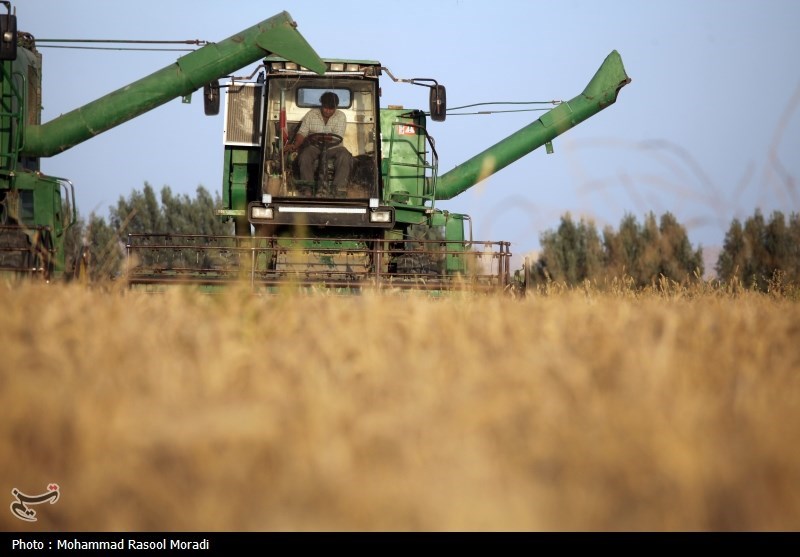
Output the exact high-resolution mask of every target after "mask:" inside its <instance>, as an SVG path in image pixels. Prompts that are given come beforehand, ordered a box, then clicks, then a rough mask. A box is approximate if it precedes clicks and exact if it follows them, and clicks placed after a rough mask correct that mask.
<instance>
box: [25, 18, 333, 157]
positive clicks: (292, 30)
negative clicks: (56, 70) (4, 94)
mask: <svg viewBox="0 0 800 557" xmlns="http://www.w3.org/2000/svg"><path fill="white" fill-rule="evenodd" d="M296 27H297V24H296V23H295V22H294V21H293V20H292V18H291V16H290V15H289V14H288V13H287V12H281V13H280V14H277V15H275V16H273V17H271V18H269V19H266V20H264V21H262V22H261V23H258V24H257V25H254V26H252V27H250V28H248V29H246V30H244V31H242V32H240V33H237V34H235V35H232V36H231V37H229V38H227V39H225V40H224V41H222V42H219V43H212V44H208V45H206V46H204V47H202V48H200V49H198V50H196V51H194V52H191V53H190V54H187V55H185V56H182V57H180V58H178V60H177V61H176V62H175V63H174V64H171V65H169V66H167V67H165V68H163V69H161V70H159V71H157V72H155V73H152V74H150V75H149V76H147V77H144V78H142V79H140V80H138V81H136V82H134V83H131V84H129V85H126V86H125V87H122V88H121V89H117V90H116V91H114V92H112V93H109V94H108V95H105V96H104V97H101V98H99V99H97V100H95V101H93V102H90V103H88V104H86V105H84V106H82V107H80V108H77V109H75V110H73V111H72V112H69V113H67V114H64V115H62V116H59V117H58V118H55V119H54V120H51V121H50V122H48V123H46V124H42V125H28V126H26V128H25V131H24V136H23V138H24V139H23V148H22V154H23V155H26V156H29V157H49V156H52V155H55V154H58V153H61V152H63V151H65V150H67V149H69V148H71V147H74V146H75V145H77V144H79V143H82V142H83V141H86V140H87V139H90V138H92V137H94V136H96V135H98V134H100V133H102V132H104V131H107V130H109V129H111V128H113V127H115V126H118V125H120V124H122V123H123V122H126V121H128V120H131V119H132V118H135V117H137V116H139V115H141V114H143V113H145V112H147V111H149V110H152V109H154V108H156V107H158V106H161V105H162V104H164V103H166V102H168V101H170V100H172V99H175V98H178V97H182V96H184V95H188V94H190V93H192V92H194V91H196V90H198V89H200V88H202V87H203V86H204V85H205V84H207V83H210V82H212V81H214V80H216V79H219V78H221V77H224V76H226V75H229V74H231V73H233V72H236V71H237V70H239V69H241V68H243V67H245V66H247V65H249V64H252V63H253V62H257V61H258V60H260V59H262V58H264V57H265V56H266V55H267V54H270V53H272V54H277V55H279V56H282V57H284V58H286V59H287V60H291V61H293V62H296V63H298V64H300V65H302V66H305V67H306V68H308V69H310V70H312V71H314V72H316V73H318V74H319V73H323V72H324V71H325V64H324V62H322V60H321V59H320V57H319V56H318V55H317V53H316V52H315V51H314V49H313V48H311V46H310V45H309V44H308V42H307V41H306V40H305V38H303V36H302V35H301V34H300V33H299V32H298V31H297V28H296Z"/></svg>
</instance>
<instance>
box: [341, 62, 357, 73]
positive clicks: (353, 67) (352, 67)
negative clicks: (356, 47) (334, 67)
mask: <svg viewBox="0 0 800 557" xmlns="http://www.w3.org/2000/svg"><path fill="white" fill-rule="evenodd" d="M344 69H345V71H348V72H357V71H358V70H359V69H360V68H359V67H358V64H347V65H346V66H345V67H344Z"/></svg>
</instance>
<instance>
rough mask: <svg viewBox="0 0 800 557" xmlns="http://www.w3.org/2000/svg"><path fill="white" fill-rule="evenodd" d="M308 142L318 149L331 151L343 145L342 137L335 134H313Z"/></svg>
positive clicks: (307, 139) (308, 138)
mask: <svg viewBox="0 0 800 557" xmlns="http://www.w3.org/2000/svg"><path fill="white" fill-rule="evenodd" d="M306 141H308V142H309V143H310V144H311V145H313V146H314V147H316V148H317V149H322V148H323V147H327V148H328V149H330V148H331V147H336V146H337V145H341V144H342V136H341V135H336V134H335V133H312V134H310V135H309V136H308V137H307V138H306Z"/></svg>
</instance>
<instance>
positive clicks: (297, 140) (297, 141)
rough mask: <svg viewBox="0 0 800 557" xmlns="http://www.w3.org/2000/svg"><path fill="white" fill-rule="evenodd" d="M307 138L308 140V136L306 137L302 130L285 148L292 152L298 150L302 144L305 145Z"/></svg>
mask: <svg viewBox="0 0 800 557" xmlns="http://www.w3.org/2000/svg"><path fill="white" fill-rule="evenodd" d="M305 140H306V137H305V136H304V135H303V134H302V133H300V132H297V133H296V134H295V135H294V141H292V142H291V143H289V144H288V145H287V146H286V147H285V150H286V151H289V152H290V153H291V152H292V151H297V150H298V149H299V148H300V146H301V145H303V141H305Z"/></svg>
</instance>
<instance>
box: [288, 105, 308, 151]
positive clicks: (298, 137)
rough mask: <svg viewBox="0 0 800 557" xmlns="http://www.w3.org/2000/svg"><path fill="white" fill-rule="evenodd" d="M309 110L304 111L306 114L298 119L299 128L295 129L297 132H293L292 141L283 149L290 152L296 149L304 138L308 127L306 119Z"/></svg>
mask: <svg viewBox="0 0 800 557" xmlns="http://www.w3.org/2000/svg"><path fill="white" fill-rule="evenodd" d="M309 114H310V112H306V115H305V116H303V119H302V120H300V128H299V129H298V130H297V133H295V134H294V141H292V142H291V143H289V144H288V145H287V146H286V147H284V150H285V151H287V152H289V153H291V152H292V151H297V150H298V149H299V148H300V146H301V145H302V144H303V141H305V140H306V135H308V129H309V127H310V125H309V122H308V119H309V116H308V115H309Z"/></svg>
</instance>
